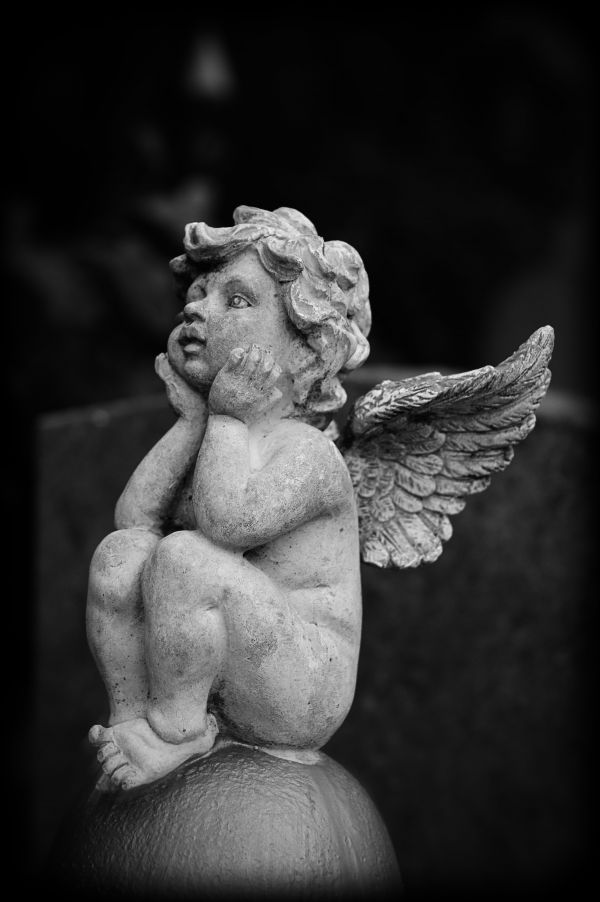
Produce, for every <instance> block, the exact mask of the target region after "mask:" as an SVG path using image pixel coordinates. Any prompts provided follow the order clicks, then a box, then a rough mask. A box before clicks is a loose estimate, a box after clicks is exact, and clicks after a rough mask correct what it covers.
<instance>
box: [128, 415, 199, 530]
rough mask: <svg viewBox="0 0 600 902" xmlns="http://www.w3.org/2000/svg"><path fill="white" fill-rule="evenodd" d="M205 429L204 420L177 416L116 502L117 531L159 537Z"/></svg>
mask: <svg viewBox="0 0 600 902" xmlns="http://www.w3.org/2000/svg"><path fill="white" fill-rule="evenodd" d="M205 428H206V419H205V418H196V419H193V420H192V419H186V418H183V417H181V418H179V419H178V420H177V422H176V423H175V425H174V426H172V428H171V429H170V430H169V431H168V432H167V433H166V434H165V435H163V437H162V438H161V439H160V441H159V442H157V443H156V445H155V446H154V447H153V448H152V450H151V451H150V452H149V453H148V454H147V455H146V457H144V459H143V460H142V462H141V463H140V464H139V465H138V467H137V468H136V469H135V471H134V473H133V475H132V476H131V478H130V480H129V482H128V483H127V485H126V486H125V489H124V491H123V494H122V495H121V497H120V498H119V500H118V502H117V506H116V508H115V525H116V527H117V529H128V528H131V527H142V528H145V529H149V530H151V531H152V532H156V533H158V534H162V532H163V524H164V521H165V518H166V517H167V514H168V512H169V509H170V507H171V504H172V502H173V500H174V498H175V495H176V493H177V491H178V489H179V487H180V486H181V483H182V481H183V479H184V478H185V475H186V473H187V472H188V470H189V469H190V467H191V466H193V464H194V462H195V460H196V457H197V456H198V451H199V449H200V445H201V444H202V439H203V437H204V431H205Z"/></svg>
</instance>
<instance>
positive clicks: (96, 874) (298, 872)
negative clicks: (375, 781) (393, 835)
mask: <svg viewBox="0 0 600 902" xmlns="http://www.w3.org/2000/svg"><path fill="white" fill-rule="evenodd" d="M51 863H52V865H54V868H52V867H51V869H50V873H49V875H48V882H49V884H50V886H52V887H53V888H54V889H62V890H63V891H71V892H78V893H82V894H84V896H85V897H86V898H87V894H92V895H93V896H94V897H96V896H100V897H102V898H104V897H106V898H115V896H116V897H117V898H120V897H121V894H123V895H125V896H126V897H127V898H130V897H133V898H138V897H142V898H144V899H146V898H151V899H153V898H163V897H164V898H169V899H171V898H193V899H204V898H214V897H217V898H218V897H221V896H222V895H224V896H226V897H227V898H232V897H235V898H237V897H238V896H239V897H241V898H277V899H278V898H282V897H283V898H298V899H321V898H341V899H347V898H354V897H361V898H373V897H375V898H378V897H379V896H380V895H383V894H385V895H386V896H387V894H390V896H391V894H392V893H393V892H394V891H398V889H399V888H400V878H399V873H398V867H397V864H396V860H395V855H394V851H393V847H392V844H391V842H390V839H389V837H388V835H387V831H386V829H385V826H384V825H383V822H382V820H381V818H380V817H379V815H378V813H377V811H376V810H375V808H374V806H373V803H372V802H371V800H370V799H369V796H368V795H367V793H366V792H365V791H364V789H363V788H362V787H361V786H360V784H359V783H358V782H357V780H355V779H354V778H353V777H351V776H350V774H349V773H348V772H347V771H346V770H344V768H343V767H341V766H340V765H339V764H336V763H335V762H334V761H332V760H331V758H328V756H327V755H324V754H319V755H318V760H317V762H316V763H312V764H300V763H298V762H295V761H289V760H283V759H280V758H275V757H273V756H272V755H267V754H265V753H264V752H261V751H259V750H257V749H252V748H249V747H247V746H241V745H230V746H225V747H222V748H219V749H218V750H217V751H215V752H214V753H213V754H212V755H211V756H209V757H208V758H203V759H195V760H191V761H189V762H187V763H186V764H184V765H182V766H181V767H180V768H179V769H177V770H176V771H174V772H173V773H172V774H170V775H169V776H168V777H166V778H164V779H163V780H160V781H157V782H154V783H152V784H151V785H150V786H142V787H140V788H138V789H133V790H129V791H121V792H118V793H104V792H99V791H97V790H95V791H94V792H92V794H91V795H90V796H89V798H88V799H87V800H86V801H85V802H84V803H83V804H81V805H78V806H77V807H76V809H75V810H74V811H73V812H72V814H71V817H70V819H69V820H68V821H67V822H66V823H65V825H64V827H63V829H62V831H61V834H60V836H59V838H58V840H57V843H56V847H55V849H54V850H53V856H52V859H51Z"/></svg>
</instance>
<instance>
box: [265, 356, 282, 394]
mask: <svg viewBox="0 0 600 902" xmlns="http://www.w3.org/2000/svg"><path fill="white" fill-rule="evenodd" d="M280 376H281V367H280V366H279V364H278V363H275V362H274V361H273V366H272V367H271V370H270V371H269V372H268V373H267V375H266V377H265V383H264V387H265V389H267V390H269V389H271V388H274V387H275V385H276V384H277V381H278V380H279V377H280Z"/></svg>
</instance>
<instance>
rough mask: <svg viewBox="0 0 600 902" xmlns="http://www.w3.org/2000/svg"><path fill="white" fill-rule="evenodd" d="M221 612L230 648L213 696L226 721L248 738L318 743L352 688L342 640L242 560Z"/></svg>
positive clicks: (306, 744)
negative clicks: (305, 614) (303, 614)
mask: <svg viewBox="0 0 600 902" xmlns="http://www.w3.org/2000/svg"><path fill="white" fill-rule="evenodd" d="M223 613H224V617H225V622H226V625H227V633H228V641H227V647H228V652H227V658H226V661H225V662H224V669H223V672H222V675H221V679H219V680H218V681H217V683H216V685H215V688H216V693H215V694H214V703H215V705H216V707H217V710H219V708H220V713H221V714H222V715H224V717H225V719H226V721H227V723H228V725H229V726H231V727H233V728H234V731H237V735H238V737H239V738H240V739H243V740H244V741H246V742H254V743H257V744H267V743H270V744H279V745H288V746H293V747H304V748H306V747H320V746H321V745H323V744H324V743H325V742H326V741H327V739H328V738H329V736H330V735H331V734H332V733H333V732H334V730H335V729H336V728H337V726H338V725H339V722H340V720H341V719H343V717H344V716H345V714H346V712H347V709H348V706H349V704H350V701H351V698H352V692H353V689H354V676H355V674H354V667H353V665H352V662H351V661H350V658H351V655H350V653H349V650H348V649H347V648H346V647H345V644H344V642H343V641H342V640H340V639H339V637H337V636H336V635H335V634H334V633H333V632H332V631H331V630H330V629H329V628H327V627H325V626H319V625H317V624H315V623H310V622H308V621H306V620H305V619H303V618H302V617H301V616H300V614H299V613H298V612H297V610H295V608H294V606H293V603H291V602H290V598H289V593H286V592H285V591H284V590H282V589H281V588H280V587H279V586H277V585H276V584H275V583H274V582H273V581H272V580H270V579H269V578H268V577H267V576H265V574H264V573H262V572H261V571H260V570H257V568H255V567H254V566H253V565H252V564H249V563H248V562H246V561H243V562H242V563H241V565H240V580H239V581H237V580H236V581H235V585H234V587H232V591H230V592H228V593H227V595H226V598H225V601H224V604H223Z"/></svg>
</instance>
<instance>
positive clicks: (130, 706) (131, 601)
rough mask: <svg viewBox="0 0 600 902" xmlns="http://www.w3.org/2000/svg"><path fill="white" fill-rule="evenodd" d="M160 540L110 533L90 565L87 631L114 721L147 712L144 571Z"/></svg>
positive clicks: (136, 532) (140, 533)
mask: <svg viewBox="0 0 600 902" xmlns="http://www.w3.org/2000/svg"><path fill="white" fill-rule="evenodd" d="M158 541H159V537H158V536H156V535H154V534H153V533H151V532H148V531H147V530H145V529H122V530H119V531H117V532H113V533H110V535H108V536H106V538H105V539H104V540H103V541H102V542H101V543H100V545H99V546H98V548H97V549H96V551H95V553H94V556H93V558H92V562H91V565H90V576H89V584H88V599H87V632H88V639H89V644H90V647H91V649H92V652H93V654H94V657H95V659H96V662H97V664H98V669H99V671H100V674H101V676H102V679H103V680H104V684H105V686H106V690H107V693H108V698H109V702H110V723H111V724H117V723H121V722H123V721H127V720H130V719H132V718H135V717H141V716H143V715H144V713H145V711H146V706H147V703H148V678H147V672H146V664H145V658H144V624H143V606H142V589H141V574H142V571H143V569H144V565H145V564H146V561H147V560H148V557H149V556H150V554H151V553H152V551H153V549H154V548H155V546H156V545H157V543H158Z"/></svg>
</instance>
